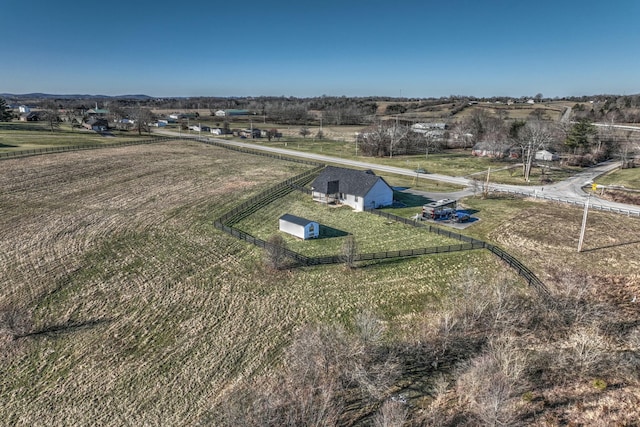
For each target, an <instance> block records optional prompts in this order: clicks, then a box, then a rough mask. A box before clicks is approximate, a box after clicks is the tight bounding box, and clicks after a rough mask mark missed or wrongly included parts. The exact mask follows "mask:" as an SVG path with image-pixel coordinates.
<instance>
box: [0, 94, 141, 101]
mask: <svg viewBox="0 0 640 427" xmlns="http://www.w3.org/2000/svg"><path fill="white" fill-rule="evenodd" d="M0 96H1V97H3V98H10V99H17V100H19V99H139V100H148V99H153V97H152V96H148V95H142V94H138V95H114V96H110V95H89V94H84V95H79V94H71V95H56V94H50V93H24V94H13V93H0Z"/></svg>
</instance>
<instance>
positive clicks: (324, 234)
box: [318, 224, 349, 239]
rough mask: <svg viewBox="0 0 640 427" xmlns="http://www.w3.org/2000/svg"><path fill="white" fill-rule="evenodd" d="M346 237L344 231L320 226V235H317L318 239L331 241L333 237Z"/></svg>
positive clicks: (346, 234)
mask: <svg viewBox="0 0 640 427" xmlns="http://www.w3.org/2000/svg"><path fill="white" fill-rule="evenodd" d="M348 235H349V233H347V232H346V231H342V230H338V229H337V228H333V227H328V226H326V225H322V224H320V233H319V235H318V239H331V238H333V237H345V236H348Z"/></svg>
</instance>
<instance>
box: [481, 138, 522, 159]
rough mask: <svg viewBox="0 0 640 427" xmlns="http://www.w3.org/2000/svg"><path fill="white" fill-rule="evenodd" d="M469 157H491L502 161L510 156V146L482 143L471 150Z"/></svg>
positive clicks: (497, 143)
mask: <svg viewBox="0 0 640 427" xmlns="http://www.w3.org/2000/svg"><path fill="white" fill-rule="evenodd" d="M471 155H472V156H476V157H492V158H496V159H502V158H504V157H512V156H511V146H510V145H509V144H503V143H500V142H489V141H482V142H478V143H477V144H476V145H474V146H473V148H472V149H471Z"/></svg>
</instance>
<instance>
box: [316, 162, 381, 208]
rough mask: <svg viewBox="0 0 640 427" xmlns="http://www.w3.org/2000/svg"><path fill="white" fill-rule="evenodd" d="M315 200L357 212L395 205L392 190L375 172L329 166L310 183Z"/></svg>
mask: <svg viewBox="0 0 640 427" xmlns="http://www.w3.org/2000/svg"><path fill="white" fill-rule="evenodd" d="M311 191H312V196H313V200H315V201H317V202H320V203H327V204H332V203H333V204H344V205H347V206H351V207H352V208H353V209H354V210H356V211H363V210H365V209H371V208H379V207H382V206H389V205H391V204H393V189H392V188H391V187H390V186H389V184H387V182H386V181H385V180H384V179H382V178H381V177H379V176H376V174H374V173H373V172H372V171H370V170H367V171H360V170H355V169H347V168H339V167H334V166H327V167H326V168H324V170H323V171H322V172H321V173H320V175H318V177H317V178H316V179H315V180H314V181H313V182H312V183H311Z"/></svg>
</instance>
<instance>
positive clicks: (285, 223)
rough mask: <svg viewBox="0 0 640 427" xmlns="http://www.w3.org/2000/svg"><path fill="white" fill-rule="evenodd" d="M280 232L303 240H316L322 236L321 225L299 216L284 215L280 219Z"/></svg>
mask: <svg viewBox="0 0 640 427" xmlns="http://www.w3.org/2000/svg"><path fill="white" fill-rule="evenodd" d="M280 231H284V232H285V233H289V234H291V235H292V236H296V237H298V238H300V239H302V240H307V239H315V238H316V237H318V236H319V235H320V225H319V224H318V223H317V222H315V221H311V220H308V219H305V218H300V217H299V216H295V215H291V214H284V215H282V216H281V217H280Z"/></svg>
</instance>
